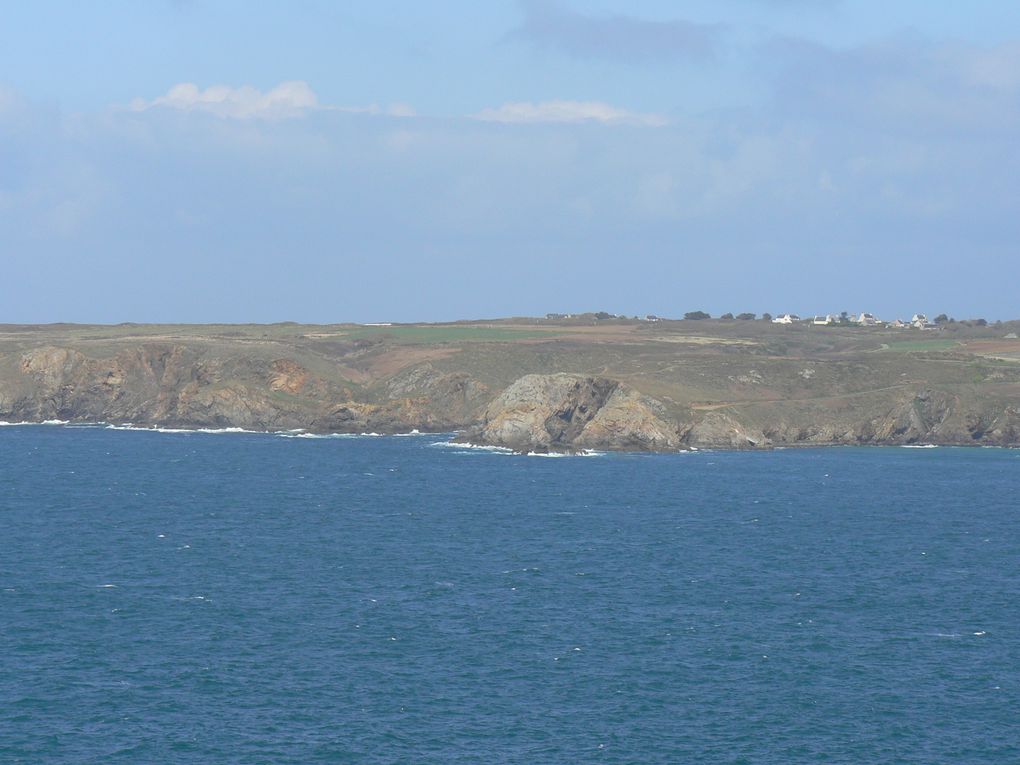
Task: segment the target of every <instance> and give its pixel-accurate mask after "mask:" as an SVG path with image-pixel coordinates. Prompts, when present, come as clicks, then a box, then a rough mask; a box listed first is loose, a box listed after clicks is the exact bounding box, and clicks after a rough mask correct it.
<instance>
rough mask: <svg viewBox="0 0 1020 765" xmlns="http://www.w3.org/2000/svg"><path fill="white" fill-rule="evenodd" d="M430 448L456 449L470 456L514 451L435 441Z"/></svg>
mask: <svg viewBox="0 0 1020 765" xmlns="http://www.w3.org/2000/svg"><path fill="white" fill-rule="evenodd" d="M429 446H438V447H440V448H446V449H456V450H458V451H459V452H460V453H461V454H470V453H471V452H492V453H494V454H513V453H514V450H513V449H508V448H507V447H505V446H483V445H481V444H460V443H455V442H453V441H434V442H433V443H431V444H429Z"/></svg>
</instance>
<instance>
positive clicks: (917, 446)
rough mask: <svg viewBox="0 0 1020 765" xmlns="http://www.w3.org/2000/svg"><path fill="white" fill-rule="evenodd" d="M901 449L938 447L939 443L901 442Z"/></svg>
mask: <svg viewBox="0 0 1020 765" xmlns="http://www.w3.org/2000/svg"><path fill="white" fill-rule="evenodd" d="M900 448H901V449H938V448H939V445H938V444H900Z"/></svg>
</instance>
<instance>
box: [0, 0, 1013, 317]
mask: <svg viewBox="0 0 1020 765" xmlns="http://www.w3.org/2000/svg"><path fill="white" fill-rule="evenodd" d="M6 15H7V21H8V23H7V24H6V25H5V26H4V27H3V28H2V29H0V253H3V256H2V258H0V266H2V269H3V270H2V275H3V280H4V284H5V289H4V290H3V293H2V294H3V299H2V301H0V322H4V323H53V322H75V323H121V322H135V323H270V322H279V321H297V322H302V323H342V322H384V321H392V322H410V321H423V322H424V321H449V320H457V319H478V318H484V317H498V316H542V315H545V314H546V313H548V312H564V313H568V312H575V313H576V312H583V311H594V310H605V311H609V312H612V313H622V314H626V315H640V316H644V315H645V314H649V313H652V314H658V315H662V316H670V317H677V318H679V317H680V316H682V315H683V313H684V312H686V311H692V310H704V311H708V312H709V313H711V314H712V315H713V316H718V315H719V314H721V313H724V312H733V313H739V312H743V311H747V312H754V313H757V314H759V315H760V314H761V313H763V312H765V311H768V312H771V313H773V314H776V313H783V312H787V311H790V312H796V313H800V314H801V315H802V316H803V315H810V314H812V313H826V312H839V311H842V310H847V311H851V312H861V311H868V312H872V313H874V314H876V315H878V316H880V317H882V318H885V319H894V318H909V316H910V315H911V314H912V313H914V312H917V311H922V312H928V314H929V316H932V315H934V314H936V313H942V312H945V313H947V314H949V315H950V316H954V317H955V318H957V319H966V318H979V317H980V318H985V319H987V320H989V321H995V320H997V319H1002V320H1007V319H1011V318H1017V316H1018V315H1020V311H1018V310H1017V299H1016V288H1015V286H1014V285H1015V282H1016V279H1017V277H1016V273H1015V272H1016V270H1017V242H1018V241H1020V236H1018V235H1020V215H1018V214H1017V210H1018V205H1020V160H1018V158H1017V152H1016V150H1015V146H1016V142H1017V135H1018V130H1020V6H1018V5H1016V4H1013V3H1007V2H1005V1H1004V0H1001V1H999V2H991V1H986V2H977V3H973V4H970V5H968V6H967V7H963V6H954V7H944V6H939V7H935V6H933V4H930V3H923V2H920V1H919V0H908V1H906V2H901V3H897V4H895V5H890V4H888V3H885V4H880V3H878V2H876V1H874V0H861V1H859V2H851V1H850V0H819V1H818V2H808V0H723V1H722V2H708V1H707V0H693V1H692V2H688V3H684V4H682V5H681V4H677V3H670V2H665V0H645V1H644V2H637V3H623V2H620V1H619V0H597V1H595V2H586V3H580V2H543V1H542V0H533V1H526V2H503V3H495V4H484V6H481V5H480V4H475V3H469V2H466V1H456V2H453V1H451V2H444V3H440V4H429V5H427V6H424V5H423V6H414V7H405V5H404V4H400V3H397V2H374V3H366V2H355V3H348V4H343V6H340V5H334V4H329V3H319V2H307V3H302V4H300V5H299V6H294V5H291V4H261V5H259V6H257V7H256V6H252V5H247V4H244V3H241V2H237V1H232V2H227V1H226V0H223V1H220V2H216V1H215V0H166V1H165V2H154V3H150V4H135V3H128V2H120V3H110V4H104V5H103V6H102V10H97V9H96V7H89V6H82V5H80V4H73V3H68V2H40V3H33V4H31V5H29V4H23V5H14V6H12V7H11V8H9V9H7V14H6Z"/></svg>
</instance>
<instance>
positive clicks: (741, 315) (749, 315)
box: [737, 313, 755, 321]
mask: <svg viewBox="0 0 1020 765" xmlns="http://www.w3.org/2000/svg"><path fill="white" fill-rule="evenodd" d="M754 317H755V314H753V313H738V314H737V318H738V319H740V320H741V321H754Z"/></svg>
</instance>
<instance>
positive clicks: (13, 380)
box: [0, 329, 1020, 452]
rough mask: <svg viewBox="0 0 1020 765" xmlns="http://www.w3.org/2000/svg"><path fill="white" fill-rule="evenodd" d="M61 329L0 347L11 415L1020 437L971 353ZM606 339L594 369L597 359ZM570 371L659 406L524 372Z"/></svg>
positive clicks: (999, 375)
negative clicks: (770, 351) (797, 353)
mask: <svg viewBox="0 0 1020 765" xmlns="http://www.w3.org/2000/svg"><path fill="white" fill-rule="evenodd" d="M75 331H77V330H75ZM125 331H133V330H125ZM192 331H193V330H191V329H188V332H192ZM60 334H61V332H58V331H52V332H51V331H50V330H45V331H40V332H39V336H38V337H37V336H36V331H35V330H33V331H31V332H24V333H22V334H18V335H16V336H17V342H14V341H10V340H9V341H8V343H7V345H6V346H3V345H2V344H0V421H4V420H6V421H11V422H40V421H45V420H71V421H78V422H101V421H105V422H112V423H128V422H130V423H133V424H135V425H153V426H166V427H185V428H189V427H215V428H222V427H241V428H246V429H251V430H289V429H294V428H303V429H306V430H309V431H313V432H347V433H351V432H353V433H359V432H377V433H398V432H407V431H410V430H414V429H416V430H419V431H423V432H425V431H432V432H450V431H460V432H461V435H460V438H461V439H462V440H467V441H471V442H474V443H477V444H490V445H496V446H504V447H508V448H511V449H515V450H518V451H539V452H542V451H562V452H571V451H581V450H634V451H674V450H681V449H695V448H697V449H762V448H770V447H773V446H817V445H826V444H850V445H863V444H875V445H879V444H916V443H935V444H953V445H956V444H959V445H963V444H966V445H996V446H1018V445H1020V369H1018V368H1016V367H1015V366H1011V365H1010V364H1008V363H1004V362H999V363H995V364H991V363H986V362H976V361H974V360H973V359H972V358H970V357H968V358H970V360H968V361H960V360H958V359H956V358H955V357H953V358H950V359H947V358H944V357H938V358H936V359H923V360H919V359H917V358H914V357H903V358H900V359H899V360H898V361H896V362H895V363H892V362H889V361H886V360H885V359H887V358H889V357H884V356H877V355H876V356H868V357H864V356H855V357H854V360H852V361H849V362H845V361H843V360H836V361H830V362H828V363H822V362H820V361H815V360H812V361H800V360H797V361H796V362H794V361H791V360H789V359H787V358H785V357H784V358H778V359H774V360H770V359H769V358H767V357H759V356H756V357H755V359H754V365H753V366H751V365H749V364H747V363H745V362H744V361H743V360H741V359H742V357H739V356H737V357H736V358H737V360H736V361H735V360H734V359H733V358H731V357H730V355H727V354H714V355H704V356H701V357H697V359H696V361H697V365H692V366H691V367H690V368H687V366H686V363H685V362H683V360H682V358H680V360H678V359H677V358H674V357H673V356H672V355H669V354H664V353H663V352H662V351H661V350H660V349H655V348H652V349H647V348H645V349H644V350H640V351H638V350H634V348H633V347H632V346H630V345H627V346H617V350H612V352H611V353H610V351H608V350H606V349H605V347H604V346H602V345H597V346H596V345H590V346H585V347H583V348H581V349H580V350H579V346H573V345H564V344H562V343H543V344H538V343H536V344H535V345H522V346H510V345H497V344H492V345H491V346H472V347H464V348H461V349H459V350H457V349H451V348H448V347H446V346H443V347H441V348H435V347H428V346H426V347H422V346H420V345H417V344H409V345H394V346H390V345H387V344H386V343H385V342H384V341H381V340H378V339H377V340H372V341H371V342H369V341H362V340H356V339H355V340H346V341H343V342H339V341H334V340H332V339H331V338H332V334H330V333H324V334H323V336H322V338H321V339H320V336H319V335H318V334H311V335H301V336H299V337H298V338H297V339H296V340H290V341H288V342H276V341H271V339H266V338H267V335H264V334H263V335H258V334H256V333H255V332H252V331H247V333H246V334H245V333H241V336H240V339H238V338H237V337H235V336H234V334H236V333H228V334H227V335H211V334H197V335H191V334H188V333H182V334H181V335H178V336H171V335H169V334H166V335H164V334H162V333H161V334H160V335H158V336H153V335H146V336H144V337H133V336H132V337H131V338H129V339H128V338H120V339H118V340H117V341H116V342H113V341H112V340H110V339H109V337H107V336H106V335H107V334H114V335H117V334H118V332H115V331H113V330H106V329H104V330H103V335H104V336H103V337H101V338H98V339H97V338H95V337H94V336H93V335H90V334H88V335H86V336H85V337H84V339H83V338H82V337H71V338H65V342H66V344H63V345H62V344H59V343H57V342H54V339H55V338H56V337H57V336H59V335H60ZM600 343H601V341H600ZM593 347H594V348H596V349H597V352H598V353H599V354H600V355H599V357H598V358H599V361H598V363H599V366H596V362H595V361H594V359H593V358H589V357H588V356H586V355H584V354H587V353H594V352H595V351H591V350H588V349H590V348H593ZM636 347H637V348H644V347H643V346H636ZM509 348H516V353H518V354H525V355H524V356H522V357H513V356H512V355H510V354H509V353H508V352H507V351H505V350H504V349H509ZM532 349H534V350H532ZM649 353H651V354H653V355H652V356H651V358H652V361H649V360H648V357H647V356H646V355H645V354H649ZM732 353H734V354H736V353H737V352H736V351H734V352H732ZM739 353H741V354H742V353H746V351H743V350H741V351H740V352H739ZM571 354H575V355H574V356H571ZM615 354H619V358H618V359H615ZM654 354H659V355H658V356H655V355H654ZM521 358H524V359H525V360H524V361H521ZM571 359H573V361H572V362H571ZM614 359H615V360H614ZM655 359H658V361H654V360H655ZM862 359H864V360H866V361H868V363H873V364H875V369H874V370H871V368H869V367H867V366H866V365H865V364H864V362H863V361H862ZM873 359H876V360H877V361H873ZM607 361H609V362H611V363H610V364H605V363H604V362H607ZM561 365H562V366H571V367H572V368H573V369H579V368H580V369H586V368H600V366H601V367H603V368H605V369H613V368H614V365H615V368H619V367H621V366H626V367H627V369H628V370H629V373H628V374H629V376H628V378H627V379H628V380H630V379H635V380H640V381H641V382H642V385H643V384H645V382H647V384H648V387H649V390H654V391H656V396H657V397H658V398H656V397H653V396H650V395H648V393H647V392H644V391H642V390H638V389H636V388H635V387H632V386H630V385H628V384H627V383H624V382H622V381H621V380H619V379H616V378H614V377H613V376H612V375H611V374H609V373H606V374H602V375H587V374H576V373H555V372H550V373H546V374H527V375H524V376H519V377H518V376H517V373H516V371H515V370H517V369H519V368H521V367H526V368H530V369H536V368H537V369H545V370H550V369H551V370H556V369H557V368H561ZM657 365H658V366H657ZM748 367H750V369H749V370H748ZM869 370H870V371H869ZM680 378H682V380H681V381H680V382H678V379H680ZM483 380H484V382H483ZM685 386H686V387H685Z"/></svg>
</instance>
